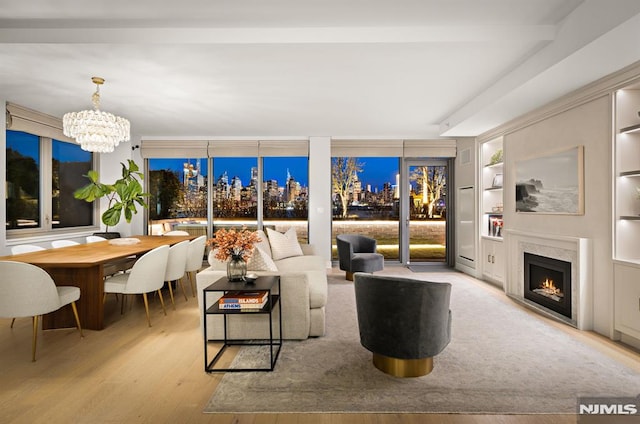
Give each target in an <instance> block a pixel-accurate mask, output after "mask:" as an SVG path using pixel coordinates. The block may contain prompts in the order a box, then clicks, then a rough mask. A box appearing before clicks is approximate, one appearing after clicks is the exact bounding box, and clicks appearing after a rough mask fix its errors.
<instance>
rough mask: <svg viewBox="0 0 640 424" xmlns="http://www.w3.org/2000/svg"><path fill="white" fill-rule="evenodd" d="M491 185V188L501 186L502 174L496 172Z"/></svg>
mask: <svg viewBox="0 0 640 424" xmlns="http://www.w3.org/2000/svg"><path fill="white" fill-rule="evenodd" d="M491 187H493V188H500V187H502V174H496V175H495V176H494V177H493V182H492V183H491Z"/></svg>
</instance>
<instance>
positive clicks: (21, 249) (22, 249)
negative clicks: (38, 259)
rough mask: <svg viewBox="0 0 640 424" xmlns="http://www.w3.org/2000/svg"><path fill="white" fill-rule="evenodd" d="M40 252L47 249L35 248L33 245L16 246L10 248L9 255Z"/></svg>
mask: <svg viewBox="0 0 640 424" xmlns="http://www.w3.org/2000/svg"><path fill="white" fill-rule="evenodd" d="M40 250H47V249H45V248H44V247H41V246H36V245H35V244H18V245H15V246H13V247H11V254H12V255H19V254H21V253H29V252H38V251H40Z"/></svg>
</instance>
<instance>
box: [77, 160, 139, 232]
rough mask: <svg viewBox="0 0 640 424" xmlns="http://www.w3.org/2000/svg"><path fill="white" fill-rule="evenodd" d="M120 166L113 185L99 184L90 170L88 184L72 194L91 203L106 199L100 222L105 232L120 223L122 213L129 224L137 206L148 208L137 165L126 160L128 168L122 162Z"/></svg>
mask: <svg viewBox="0 0 640 424" xmlns="http://www.w3.org/2000/svg"><path fill="white" fill-rule="evenodd" d="M120 165H122V178H120V179H118V180H116V181H115V182H114V183H113V184H104V183H101V182H100V181H99V175H98V172H96V171H94V170H91V171H89V172H88V173H87V175H85V177H87V178H88V179H89V181H90V183H89V184H87V185H86V186H84V187H81V188H79V189H77V190H76V191H75V192H74V193H73V196H74V197H75V198H76V199H81V200H84V201H87V202H93V201H94V200H97V199H100V198H102V197H105V198H106V199H108V201H109V203H108V205H107V210H106V211H104V213H103V214H102V222H103V223H104V225H105V226H106V230H105V231H107V232H109V227H113V226H115V225H117V224H118V222H120V218H121V217H122V212H124V218H125V219H126V220H127V222H131V218H132V217H133V214H135V213H138V206H141V207H143V208H146V207H148V206H147V203H146V201H145V198H146V197H149V193H145V192H143V189H142V184H141V181H142V179H143V178H144V174H143V173H142V172H140V168H139V167H138V165H137V164H136V163H135V162H134V161H133V160H131V159H128V166H127V165H125V164H124V163H122V162H120Z"/></svg>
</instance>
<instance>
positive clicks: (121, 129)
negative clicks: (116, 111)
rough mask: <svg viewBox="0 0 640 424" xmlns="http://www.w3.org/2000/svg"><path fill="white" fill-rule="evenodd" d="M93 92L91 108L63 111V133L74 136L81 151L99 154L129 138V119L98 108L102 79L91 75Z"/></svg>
mask: <svg viewBox="0 0 640 424" xmlns="http://www.w3.org/2000/svg"><path fill="white" fill-rule="evenodd" d="M91 81H93V83H94V84H95V85H96V92H95V93H93V96H91V101H92V103H93V107H94V110H83V111H80V112H69V113H65V114H64V116H63V117H62V132H63V133H64V135H66V136H67V137H71V138H74V139H75V140H76V142H77V143H78V144H79V145H80V148H82V150H86V151H89V152H98V153H110V152H113V150H114V149H115V147H116V146H117V145H118V144H120V142H122V141H129V140H130V139H131V124H130V123H129V120H127V119H125V118H122V117H120V116H116V115H113V114H111V113H109V112H103V111H101V110H100V86H101V85H102V84H104V78H100V77H93V78H91Z"/></svg>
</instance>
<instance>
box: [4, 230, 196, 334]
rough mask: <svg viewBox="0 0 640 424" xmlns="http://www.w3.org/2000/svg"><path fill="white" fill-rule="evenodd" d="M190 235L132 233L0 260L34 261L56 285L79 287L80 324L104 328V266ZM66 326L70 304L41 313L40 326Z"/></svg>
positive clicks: (71, 318) (71, 320)
mask: <svg viewBox="0 0 640 424" xmlns="http://www.w3.org/2000/svg"><path fill="white" fill-rule="evenodd" d="M194 238H195V236H193V235H188V236H187V235H184V236H148V235H139V236H138V235H136V236H131V237H126V238H123V239H112V240H105V241H99V242H95V243H85V244H78V245H75V246H67V247H61V248H57V249H46V250H41V251H37V252H29V253H22V254H18V255H10V256H2V257H0V261H17V262H25V263H29V264H32V265H36V266H38V267H40V268H42V269H44V270H45V271H46V272H47V273H48V274H49V275H50V276H51V277H52V278H53V281H54V282H55V284H56V285H57V286H75V287H79V288H80V299H79V300H78V301H77V302H76V305H77V308H78V315H79V317H80V323H81V325H82V327H83V328H86V329H90V330H102V329H103V328H104V300H103V297H104V269H105V266H108V265H110V264H113V263H118V262H120V263H121V262H122V261H123V260H124V259H126V258H131V257H140V256H141V255H144V254H145V253H146V252H148V251H150V250H153V249H155V248H156V247H159V246H163V245H169V246H171V245H174V244H177V243H179V242H181V241H184V240H192V239H194ZM25 283H28V282H25ZM68 327H75V320H74V316H73V313H72V311H71V308H61V309H59V310H58V311H55V312H52V313H50V314H46V315H44V316H43V319H42V328H44V329H50V328H68Z"/></svg>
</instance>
